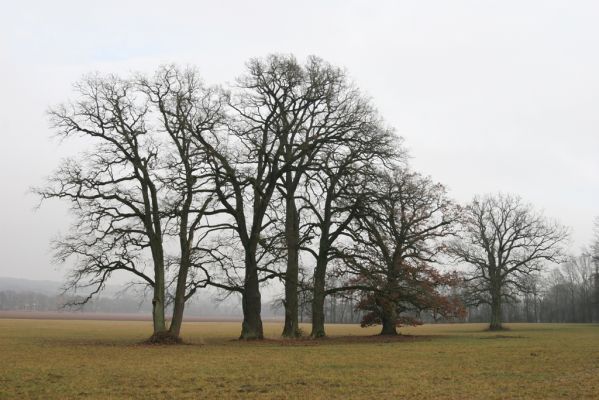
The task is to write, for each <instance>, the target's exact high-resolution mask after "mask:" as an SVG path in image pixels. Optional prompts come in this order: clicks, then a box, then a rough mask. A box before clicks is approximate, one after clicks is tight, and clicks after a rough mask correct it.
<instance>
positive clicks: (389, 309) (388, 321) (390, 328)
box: [380, 304, 397, 336]
mask: <svg viewBox="0 0 599 400" xmlns="http://www.w3.org/2000/svg"><path fill="white" fill-rule="evenodd" d="M381 319H382V323H383V328H382V329H381V333H380V334H381V335H383V336H397V312H396V311H395V305H393V304H391V305H388V306H385V307H383V315H382V318H381Z"/></svg>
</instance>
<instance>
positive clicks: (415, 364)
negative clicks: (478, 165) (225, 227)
mask: <svg viewBox="0 0 599 400" xmlns="http://www.w3.org/2000/svg"><path fill="white" fill-rule="evenodd" d="M507 326H508V327H509V328H510V330H509V331H505V332H502V333H500V334H497V333H493V332H486V331H484V329H485V325H482V324H455V325H424V326H419V327H411V328H402V329H401V332H402V333H403V334H405V336H402V337H399V338H397V339H389V338H380V337H375V336H373V335H375V334H376V333H377V331H378V329H379V328H368V329H362V328H360V327H359V326H357V325H329V326H328V327H327V329H328V333H329V334H330V335H331V337H330V338H327V339H322V340H309V339H302V340H297V341H288V340H282V339H280V338H279V336H278V335H279V334H280V331H281V325H280V324H278V323H266V324H265V333H266V335H267V336H268V339H266V340H264V341H262V342H242V341H238V340H236V338H237V336H238V334H239V330H240V324H239V323H233V322H190V323H186V324H185V325H184V327H183V338H184V339H185V341H186V342H187V344H185V345H177V346H156V345H142V344H140V342H141V341H142V340H143V339H144V338H145V337H147V336H148V335H149V332H150V323H149V322H144V321H89V320H88V321H79V320H27V319H0V398H1V399H13V398H14V399H26V398H43V399H70V398H90V399H100V398H101V399H105V398H114V399H117V398H118V399H121V398H158V399H160V398H164V399H179V398H190V399H218V398H244V399H246V398H265V399H286V398H288V399H296V398H298V399H319V398H323V399H325V398H394V397H398V398H399V397H400V398H404V399H417V398H418V399H422V398H427V399H429V398H430V399H554V398H556V399H557V398H564V399H597V398H599V325H582V324H580V325H577V324H560V325H557V324H508V325H507ZM304 329H306V330H307V329H308V327H307V326H306V327H304Z"/></svg>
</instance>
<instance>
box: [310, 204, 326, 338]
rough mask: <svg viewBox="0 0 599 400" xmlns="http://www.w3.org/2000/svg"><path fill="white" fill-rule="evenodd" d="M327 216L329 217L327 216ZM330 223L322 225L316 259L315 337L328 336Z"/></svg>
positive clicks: (313, 309)
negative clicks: (325, 311) (326, 330)
mask: <svg viewBox="0 0 599 400" xmlns="http://www.w3.org/2000/svg"><path fill="white" fill-rule="evenodd" d="M325 218H328V214H327V216H325ZM328 238H329V224H328V219H325V223H324V224H323V226H322V231H321V233H320V243H319V246H318V259H317V260H316V268H315V269H314V281H313V293H312V332H311V333H310V336H312V337H314V338H319V337H324V336H326V332H325V330H324V320H325V318H324V301H325V297H326V294H325V286H326V274H327V262H328V259H327V257H328V253H329V242H328Z"/></svg>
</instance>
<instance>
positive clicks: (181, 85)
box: [137, 66, 226, 337]
mask: <svg viewBox="0 0 599 400" xmlns="http://www.w3.org/2000/svg"><path fill="white" fill-rule="evenodd" d="M137 81H138V85H139V87H140V89H141V91H142V92H143V93H144V94H145V95H146V96H147V98H148V100H149V104H150V105H152V106H153V107H154V109H155V112H156V114H157V120H158V121H157V124H158V126H160V129H161V130H164V132H165V133H166V134H167V135H168V139H167V141H166V143H165V146H168V147H169V149H170V150H171V151H170V152H169V153H167V154H166V155H167V156H166V157H164V158H165V159H164V161H163V163H164V169H165V171H166V172H165V173H164V174H163V175H162V176H161V179H162V182H163V183H164V186H165V189H167V190H168V196H167V199H166V202H165V208H166V210H165V212H166V213H167V216H168V217H170V218H172V219H173V220H174V224H172V225H173V227H172V231H173V232H172V234H173V236H175V237H177V239H178V240H177V241H178V244H179V257H178V261H177V262H176V266H177V271H176V273H175V274H174V277H175V280H176V288H175V293H174V299H173V302H174V308H173V316H172V320H171V324H170V327H169V333H170V334H171V335H172V336H174V337H179V334H180V331H181V324H182V322H183V311H184V308H185V303H186V301H187V300H188V299H189V298H190V297H191V296H192V295H193V294H194V293H195V291H196V289H197V288H198V287H203V286H205V285H206V284H207V280H206V279H200V280H196V279H192V280H190V281H188V278H189V273H190V269H191V267H192V264H194V260H197V259H198V257H201V255H198V254H194V253H197V252H200V251H202V250H203V249H202V247H201V246H200V245H199V243H198V242H202V240H201V239H204V238H205V237H206V236H207V234H208V232H207V231H206V230H205V229H202V228H204V226H205V225H206V224H207V222H206V218H208V217H209V216H211V215H214V214H218V212H219V211H218V210H215V208H214V204H213V203H214V201H215V195H214V179H213V176H212V173H211V172H212V171H211V168H210V165H209V163H208V158H207V154H206V152H205V150H204V147H203V146H197V141H196V139H195V138H196V137H197V136H202V135H204V136H215V135H216V133H215V132H216V131H217V130H219V129H220V128H221V126H222V125H223V124H224V122H225V113H224V107H225V105H226V97H225V96H224V94H223V93H222V91H221V90H220V89H218V88H215V87H206V86H205V85H204V84H203V83H202V81H201V80H200V78H199V75H198V73H197V72H196V71H195V70H193V69H187V70H180V69H178V68H176V67H174V66H168V67H163V68H161V69H160V70H159V71H158V72H157V73H156V74H155V76H154V78H153V79H147V78H145V77H143V76H142V77H139V78H138V79H137ZM198 239H200V240H198Z"/></svg>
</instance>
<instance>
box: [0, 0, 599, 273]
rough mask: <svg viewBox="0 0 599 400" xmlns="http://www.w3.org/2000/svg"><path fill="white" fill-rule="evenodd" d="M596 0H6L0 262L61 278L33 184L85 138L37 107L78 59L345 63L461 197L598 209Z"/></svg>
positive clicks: (84, 67) (212, 76)
mask: <svg viewBox="0 0 599 400" xmlns="http://www.w3.org/2000/svg"><path fill="white" fill-rule="evenodd" d="M598 18H599V4H597V3H596V2H592V1H588V2H583V1H567V2H566V1H529V2H521V1H503V2H479V1H453V2H444V1H430V2H395V1H389V2H378V3H377V2H373V1H371V2H350V1H331V2H328V5H326V6H323V5H322V4H320V2H311V1H308V2H296V3H294V5H293V6H291V5H287V6H285V7H283V6H282V5H281V2H275V1H254V2H242V1H238V2H234V1H225V2H218V4H217V2H194V3H193V4H192V3H191V2H169V3H168V4H166V3H164V2H161V3H158V2H148V1H144V2H133V1H131V2H126V3H125V2H114V1H104V2H100V3H87V4H86V3H83V2H75V1H73V2H67V1H54V2H41V1H39V2H27V1H24V2H19V3H16V2H13V3H10V4H5V5H4V6H3V10H2V14H1V15H0V87H1V88H2V96H1V97H0V134H1V135H2V136H1V139H2V142H1V143H2V145H1V146H0V182H1V183H2V195H1V196H0V221H1V223H2V229H0V252H1V254H2V261H1V262H0V276H10V277H17V278H28V279H51V280H61V279H62V277H63V275H64V273H65V269H64V268H62V269H60V268H58V269H57V267H56V266H53V265H51V264H50V261H49V260H50V254H49V242H50V240H51V239H52V238H53V237H54V236H56V235H57V234H58V233H59V232H61V231H64V230H65V229H66V228H67V227H68V213H67V212H66V209H65V208H64V206H63V205H61V204H55V203H49V204H45V205H44V206H43V207H42V208H40V209H39V210H35V208H36V206H37V199H36V198H35V196H33V195H31V194H29V192H28V190H29V188H30V187H32V186H35V185H40V184H41V183H43V181H44V177H45V176H47V175H49V174H50V173H51V171H52V170H53V169H54V168H55V167H56V166H57V165H58V163H59V161H60V159H61V158H63V157H65V156H68V155H71V154H73V153H74V152H76V151H78V150H79V149H81V148H83V147H84V143H80V142H65V143H60V142H59V141H58V140H57V139H56V138H53V137H52V135H53V132H52V131H51V130H50V129H49V124H48V119H47V116H46V114H45V112H46V110H47V108H48V107H50V106H52V105H55V104H57V103H60V102H62V101H65V100H67V99H68V98H69V97H70V96H71V94H72V93H71V87H72V84H73V82H75V81H76V80H77V79H78V78H79V77H81V75H83V74H85V73H89V72H92V71H101V72H115V73H123V74H126V73H128V72H131V71H152V70H154V69H155V68H156V67H157V66H158V65H160V64H164V63H177V64H181V65H188V64H189V65H195V66H197V67H198V68H199V70H200V72H201V73H202V75H203V77H204V79H205V80H206V81H207V82H208V83H225V82H228V81H233V80H234V78H235V77H236V76H237V75H239V74H240V73H241V72H242V70H243V66H244V63H245V62H246V61H247V60H248V59H249V58H250V57H258V56H264V55H266V54H268V53H272V52H281V53H293V54H295V55H296V56H297V57H298V58H300V59H303V58H304V57H306V56H307V55H311V54H315V55H318V56H320V57H322V58H324V59H326V60H328V61H330V62H331V63H333V64H336V65H340V66H343V67H345V68H346V69H347V71H348V73H349V75H350V76H352V77H353V79H354V80H355V81H356V83H357V85H358V86H359V87H360V88H362V89H363V90H364V91H366V92H367V93H368V94H369V95H370V96H371V97H372V98H373V100H374V103H375V104H376V105H377V106H378V108H379V110H380V112H381V114H382V115H383V116H384V117H385V118H386V120H387V122H388V124H389V125H391V126H394V127H395V128H396V129H397V131H398V133H399V134H400V135H401V136H402V137H404V139H405V145H406V146H407V148H408V149H409V150H410V154H411V157H412V160H411V163H412V165H413V166H414V168H415V169H416V170H418V171H421V172H423V173H425V174H430V175H431V176H432V177H433V178H434V179H435V180H437V181H439V182H442V183H444V184H446V185H447V186H448V188H449V190H450V194H451V195H452V196H453V197H454V198H455V199H457V200H459V201H462V202H465V201H467V200H469V199H470V198H471V197H472V196H473V195H475V194H477V193H486V192H496V191H502V192H510V193H516V194H519V195H521V196H522V197H523V198H524V199H525V200H527V201H529V202H531V203H533V204H534V205H535V206H536V207H538V208H540V209H542V210H544V212H545V214H546V215H548V216H551V217H554V218H556V219H558V220H559V221H561V222H562V223H563V224H565V225H567V226H569V227H571V230H572V241H571V243H570V248H571V251H572V252H576V251H578V249H579V248H580V247H581V246H583V245H586V244H588V242H589V241H590V239H591V234H592V225H593V218H594V217H595V216H597V215H599V202H598V199H599V157H598V152H599V113H598V111H597V110H599V95H598V93H599V75H598V74H597V71H598V70H599V53H598V52H597V51H596V49H597V48H598V45H599V43H598V42H599V25H597V24H596V21H597V20H598Z"/></svg>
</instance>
